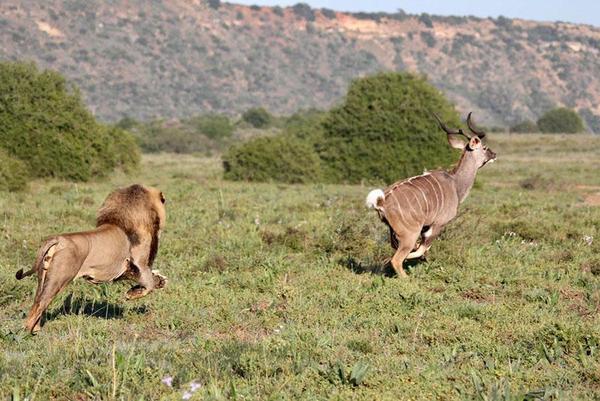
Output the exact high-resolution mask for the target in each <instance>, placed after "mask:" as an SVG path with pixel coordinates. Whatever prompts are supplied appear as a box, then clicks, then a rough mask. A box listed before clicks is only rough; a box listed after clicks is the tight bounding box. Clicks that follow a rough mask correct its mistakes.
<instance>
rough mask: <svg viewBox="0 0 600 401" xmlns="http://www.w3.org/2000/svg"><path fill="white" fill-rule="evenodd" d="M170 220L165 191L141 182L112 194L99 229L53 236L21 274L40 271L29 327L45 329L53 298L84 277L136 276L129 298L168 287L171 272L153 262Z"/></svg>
mask: <svg viewBox="0 0 600 401" xmlns="http://www.w3.org/2000/svg"><path fill="white" fill-rule="evenodd" d="M165 219H166V212H165V207H164V197H163V195H162V192H160V191H159V190H158V189H156V188H151V187H143V186H141V185H137V184H136V185H131V186H129V187H126V188H120V189H117V190H115V191H113V192H112V193H111V194H109V195H108V197H107V198H106V200H105V201H104V203H103V204H102V206H101V207H100V210H99V211H98V216H97V219H96V228H95V229H94V230H90V231H85V232H78V233H69V234H60V235H57V236H53V237H51V238H49V239H47V240H46V241H45V242H44V244H43V245H42V246H41V247H40V249H39V250H38V254H37V257H36V261H35V263H34V265H33V267H32V268H31V270H29V271H27V272H25V273H23V271H22V270H19V271H18V272H17V273H16V278H17V279H18V280H20V279H22V278H23V277H26V276H29V275H31V274H33V273H37V275H38V288H37V291H36V295H35V299H34V303H33V306H32V308H31V311H30V313H29V317H28V318H27V321H26V324H25V326H26V328H27V330H29V331H30V332H34V331H37V330H39V327H40V320H41V316H42V314H43V313H44V311H45V310H46V308H47V307H48V305H50V302H51V301H52V299H53V298H54V297H55V296H56V295H57V294H58V293H59V292H60V291H61V290H62V289H63V288H64V287H65V286H66V285H67V284H69V283H70V282H71V281H72V280H73V279H75V278H78V277H83V278H85V279H87V280H88V281H90V282H92V283H102V282H110V281H114V280H119V279H129V280H134V281H136V282H137V283H138V284H137V285H136V286H135V287H133V288H131V289H130V290H129V291H128V292H127V297H128V298H129V299H134V298H139V297H142V296H144V295H146V294H148V293H149V292H150V291H152V290H153V289H155V288H162V287H164V285H165V284H166V277H164V276H161V275H160V274H157V273H153V271H152V270H151V266H152V263H153V262H154V258H155V257H156V253H157V251H158V238H159V235H160V231H161V229H162V228H163V226H164V223H165Z"/></svg>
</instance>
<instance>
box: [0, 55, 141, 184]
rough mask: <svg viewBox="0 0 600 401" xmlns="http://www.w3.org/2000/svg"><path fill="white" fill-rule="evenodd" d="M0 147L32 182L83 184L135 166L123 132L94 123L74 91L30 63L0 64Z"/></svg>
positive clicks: (132, 147) (57, 76) (135, 151)
mask: <svg viewBox="0 0 600 401" xmlns="http://www.w3.org/2000/svg"><path fill="white" fill-rule="evenodd" d="M0 147H2V148H4V150H5V151H6V152H7V154H8V155H10V156H11V157H13V158H16V159H20V160H22V161H24V162H25V164H26V166H27V169H28V170H29V173H30V175H31V176H32V177H59V178H64V179H70V180H77V181H85V180H89V179H90V178H92V177H95V176H104V175H106V174H108V173H110V172H111V171H112V170H113V169H114V168H116V167H124V168H126V169H128V168H134V167H135V165H137V163H138V161H139V154H138V149H137V146H136V144H135V141H134V140H133V138H131V137H130V135H129V134H128V133H127V132H125V131H123V130H112V129H110V128H109V127H107V126H104V125H102V124H100V123H98V122H97V121H96V119H95V118H94V116H93V115H92V114H91V113H90V112H89V111H88V110H87V108H86V107H85V105H84V103H83V101H82V100H81V97H80V95H79V91H78V90H77V88H75V87H74V86H72V85H70V84H68V83H67V81H66V80H65V79H64V78H63V77H62V76H61V75H60V74H58V73H57V72H54V71H48V70H46V71H40V70H38V69H37V67H36V66H35V65H34V64H32V63H19V62H3V63H0Z"/></svg>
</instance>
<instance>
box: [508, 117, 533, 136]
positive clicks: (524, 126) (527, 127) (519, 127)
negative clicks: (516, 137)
mask: <svg viewBox="0 0 600 401" xmlns="http://www.w3.org/2000/svg"><path fill="white" fill-rule="evenodd" d="M539 131H540V129H539V128H538V126H537V124H536V123H534V122H533V121H531V120H525V121H523V122H520V123H518V124H516V125H513V126H512V127H510V132H514V133H517V134H531V133H533V132H539Z"/></svg>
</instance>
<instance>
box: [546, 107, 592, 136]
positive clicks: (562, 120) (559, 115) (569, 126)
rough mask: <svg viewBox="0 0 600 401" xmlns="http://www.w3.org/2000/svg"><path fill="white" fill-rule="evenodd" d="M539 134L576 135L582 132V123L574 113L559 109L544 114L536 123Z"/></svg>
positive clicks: (563, 108) (569, 110) (564, 108)
mask: <svg viewBox="0 0 600 401" xmlns="http://www.w3.org/2000/svg"><path fill="white" fill-rule="evenodd" d="M537 125H538V127H539V129H540V131H541V132H545V133H552V134H555V133H560V134H576V133H578V132H583V130H584V126H583V121H582V120H581V117H580V116H579V114H577V112H576V111H574V110H571V109H567V108H566V107H559V108H556V109H553V110H550V111H548V112H546V114H544V115H543V116H542V117H540V119H539V120H538V122H537Z"/></svg>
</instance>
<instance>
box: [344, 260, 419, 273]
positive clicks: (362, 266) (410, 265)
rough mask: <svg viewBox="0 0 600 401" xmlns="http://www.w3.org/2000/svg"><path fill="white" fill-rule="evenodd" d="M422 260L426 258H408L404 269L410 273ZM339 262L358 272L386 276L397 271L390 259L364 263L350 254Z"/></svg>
mask: <svg viewBox="0 0 600 401" xmlns="http://www.w3.org/2000/svg"><path fill="white" fill-rule="evenodd" d="M422 262H424V259H410V260H406V261H404V271H406V272H407V273H408V274H410V272H411V270H412V269H414V268H415V267H416V266H417V265H419V264H420V263H422ZM338 263H339V264H340V265H342V266H344V267H346V268H347V269H349V270H351V271H352V272H354V273H356V274H364V273H370V274H376V275H379V276H385V277H395V276H396V271H395V270H394V268H393V267H392V263H391V262H390V260H387V261H385V262H383V263H363V262H361V261H360V260H358V259H356V258H354V257H352V256H348V257H346V258H342V259H340V260H339V262H338Z"/></svg>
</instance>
